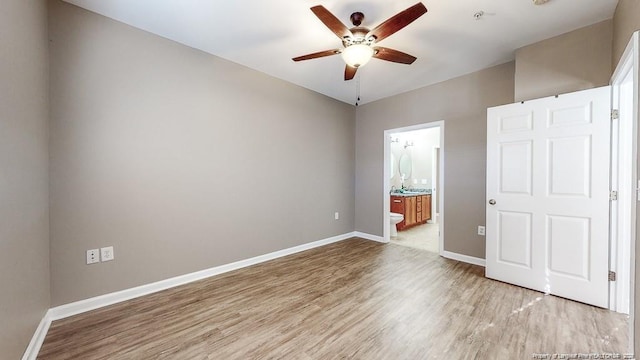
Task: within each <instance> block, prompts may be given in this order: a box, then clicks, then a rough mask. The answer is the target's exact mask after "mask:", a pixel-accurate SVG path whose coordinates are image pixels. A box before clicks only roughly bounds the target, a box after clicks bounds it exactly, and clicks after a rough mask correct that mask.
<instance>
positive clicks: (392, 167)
mask: <svg viewBox="0 0 640 360" xmlns="http://www.w3.org/2000/svg"><path fill="white" fill-rule="evenodd" d="M389 159H390V160H391V164H389V169H391V170H390V171H389V179H393V176H394V175H395V171H396V157H395V156H394V155H393V153H391V154H390V155H389Z"/></svg>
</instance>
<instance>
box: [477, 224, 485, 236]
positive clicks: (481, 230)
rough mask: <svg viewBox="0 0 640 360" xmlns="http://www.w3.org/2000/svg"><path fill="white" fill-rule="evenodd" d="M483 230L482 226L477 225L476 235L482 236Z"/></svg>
mask: <svg viewBox="0 0 640 360" xmlns="http://www.w3.org/2000/svg"><path fill="white" fill-rule="evenodd" d="M484 234H485V232H484V226H482V225H479V226H478V235H482V236H484Z"/></svg>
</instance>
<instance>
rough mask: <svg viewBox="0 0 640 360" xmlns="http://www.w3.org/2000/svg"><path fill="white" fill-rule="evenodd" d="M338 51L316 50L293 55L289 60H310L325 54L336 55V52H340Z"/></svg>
mask: <svg viewBox="0 0 640 360" xmlns="http://www.w3.org/2000/svg"><path fill="white" fill-rule="evenodd" d="M340 52H341V51H340V50H339V49H335V50H324V51H318V52H316V53H313V54H307V55H302V56H298V57H294V58H293V59H291V60H293V61H302V60H310V59H316V58H321V57H325V56H331V55H337V54H340Z"/></svg>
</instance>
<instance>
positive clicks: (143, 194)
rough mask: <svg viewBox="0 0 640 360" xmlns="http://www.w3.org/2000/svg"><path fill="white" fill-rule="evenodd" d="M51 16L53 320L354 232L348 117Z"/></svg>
mask: <svg viewBox="0 0 640 360" xmlns="http://www.w3.org/2000/svg"><path fill="white" fill-rule="evenodd" d="M49 6H50V11H51V14H50V15H51V16H50V37H51V46H50V48H51V54H50V56H51V109H52V113H51V259H52V264H51V271H52V303H53V305H60V304H64V303H68V302H71V301H75V300H80V299H84V298H88V297H92V296H96V295H100V294H105V293H109V292H113V291H117V290H122V289H125V288H129V287H133V286H137V285H142V284H147V283H150V282H153V281H157V280H161V279H166V278H169V277H172V276H176V275H181V274H185V273H189V272H193V271H197V270H202V269H205V268H209V267H213V266H217V265H221V264H226V263H230V262H233V261H236V260H241V259H246V258H250V257H253V256H257V255H261V254H265V253H268V252H272V251H276V250H281V249H284V248H288V247H292V246H296V245H300V244H303V243H308V242H311V241H315V240H320V239H324V238H328V237H331V236H335V235H340V234H344V233H349V232H352V231H353V229H354V196H353V194H354V181H353V179H354V176H355V175H354V168H355V153H354V144H353V139H354V137H355V134H354V131H355V120H354V119H355V108H354V107H353V106H351V105H347V104H344V103H341V102H338V101H336V100H333V99H330V98H328V97H325V96H322V95H319V94H317V93H313V92H311V91H308V90H306V89H303V88H300V87H298V86H295V85H292V84H289V83H286V82H284V81H280V80H277V79H274V78H272V77H269V76H267V75H264V74H261V73H258V72H256V71H253V70H250V69H248V68H245V67H242V66H239V65H237V64H233V63H231V62H228V61H225V60H222V59H220V58H217V57H215V56H211V55H208V54H206V53H203V52H200V51H197V50H194V49H192V48H188V47H185V46H183V45H180V44H177V43H174V42H172V41H169V40H166V39H163V38H160V37H158V36H155V35H152V34H149V33H146V32H144V31H140V30H137V29H134V28H132V27H129V26H126V25H123V24H121V23H118V22H115V21H113V20H110V19H108V18H105V17H102V16H99V15H96V14H93V13H90V12H87V11H85V10H82V9H80V8H77V7H75V6H73V5H69V4H67V3H62V2H60V1H52V2H50V5H49ZM335 211H339V212H340V220H337V221H336V220H334V212H335ZM109 245H113V246H114V247H115V261H111V262H106V263H100V264H94V265H85V251H86V250H87V249H91V248H99V247H103V246H109Z"/></svg>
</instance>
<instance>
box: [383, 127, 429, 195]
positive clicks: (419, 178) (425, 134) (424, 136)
mask: <svg viewBox="0 0 640 360" xmlns="http://www.w3.org/2000/svg"><path fill="white" fill-rule="evenodd" d="M392 137H393V138H394V139H398V142H393V143H391V144H390V145H391V146H390V148H389V150H390V152H391V154H393V155H394V159H393V160H395V164H394V170H395V171H394V174H393V177H392V178H391V180H390V182H389V183H390V186H394V187H395V188H396V189H400V188H401V186H402V177H401V175H400V170H399V169H400V168H399V163H400V158H401V157H402V156H403V155H404V154H407V155H408V156H410V157H411V162H412V171H411V174H410V176H409V177H408V178H406V179H405V181H404V186H405V187H410V188H416V189H431V188H432V187H433V186H432V173H433V169H432V163H433V152H434V148H435V147H438V146H440V128H431V129H422V130H415V131H409V132H402V133H396V134H393V135H392ZM407 142H409V143H413V145H412V146H407V147H405V144H406V143H407Z"/></svg>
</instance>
